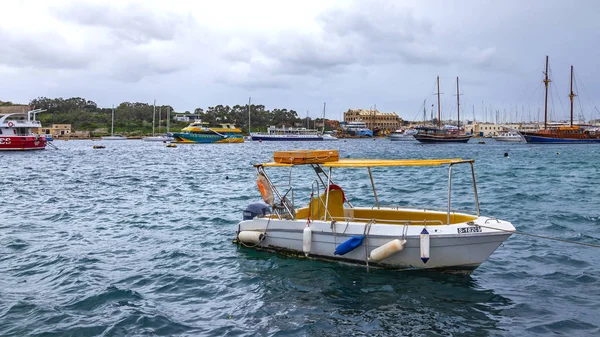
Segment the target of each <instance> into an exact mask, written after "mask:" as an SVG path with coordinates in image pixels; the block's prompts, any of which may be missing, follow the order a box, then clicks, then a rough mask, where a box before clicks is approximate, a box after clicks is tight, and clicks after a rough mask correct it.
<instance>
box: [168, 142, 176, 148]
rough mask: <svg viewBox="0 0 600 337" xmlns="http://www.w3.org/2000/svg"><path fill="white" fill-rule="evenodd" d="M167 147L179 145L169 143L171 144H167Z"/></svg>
mask: <svg viewBox="0 0 600 337" xmlns="http://www.w3.org/2000/svg"><path fill="white" fill-rule="evenodd" d="M167 147H177V145H175V144H173V143H169V144H167Z"/></svg>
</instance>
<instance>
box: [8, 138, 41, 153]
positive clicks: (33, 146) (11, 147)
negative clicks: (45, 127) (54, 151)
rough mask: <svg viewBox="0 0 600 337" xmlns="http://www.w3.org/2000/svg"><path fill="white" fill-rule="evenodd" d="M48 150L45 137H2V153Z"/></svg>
mask: <svg viewBox="0 0 600 337" xmlns="http://www.w3.org/2000/svg"><path fill="white" fill-rule="evenodd" d="M44 149H46V137H44V136H4V137H2V136H1V135H0V151H28V150H44Z"/></svg>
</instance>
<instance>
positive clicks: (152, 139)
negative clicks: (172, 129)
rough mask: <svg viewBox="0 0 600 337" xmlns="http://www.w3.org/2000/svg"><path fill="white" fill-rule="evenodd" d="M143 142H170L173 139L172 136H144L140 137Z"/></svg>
mask: <svg viewBox="0 0 600 337" xmlns="http://www.w3.org/2000/svg"><path fill="white" fill-rule="evenodd" d="M142 140H143V141H145V142H170V141H172V140H173V138H172V137H164V136H155V137H144V138H142Z"/></svg>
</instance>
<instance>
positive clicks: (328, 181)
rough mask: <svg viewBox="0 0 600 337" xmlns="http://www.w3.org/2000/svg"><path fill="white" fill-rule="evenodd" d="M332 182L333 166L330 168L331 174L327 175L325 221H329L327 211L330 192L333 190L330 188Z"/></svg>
mask: <svg viewBox="0 0 600 337" xmlns="http://www.w3.org/2000/svg"><path fill="white" fill-rule="evenodd" d="M330 184H331V167H330V168H329V174H328V175H327V187H325V191H327V194H326V195H325V212H323V221H327V213H329V192H331V191H330V188H329V186H330ZM329 217H331V215H330V216H329ZM332 220H333V219H332Z"/></svg>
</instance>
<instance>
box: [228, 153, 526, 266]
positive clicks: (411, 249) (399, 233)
mask: <svg viewBox="0 0 600 337" xmlns="http://www.w3.org/2000/svg"><path fill="white" fill-rule="evenodd" d="M299 165H309V166H312V168H313V169H314V172H315V174H316V176H317V177H316V178H315V180H313V183H312V187H311V198H310V202H309V203H308V205H306V206H304V207H300V208H295V205H294V189H293V187H292V186H291V182H290V183H287V184H284V185H285V187H281V186H282V185H280V184H277V185H275V184H274V183H273V181H272V180H271V178H270V177H269V175H268V174H267V170H271V169H287V170H290V172H289V175H288V174H285V176H286V177H287V179H290V180H291V177H292V176H293V175H292V172H291V171H292V170H294V168H295V167H296V166H299ZM457 165H469V166H470V172H471V174H470V175H471V178H472V185H473V186H472V193H473V196H474V201H475V202H474V204H475V209H474V210H473V212H465V211H461V212H458V211H454V210H452V208H451V196H452V193H451V192H452V173H453V168H454V167H455V166H457ZM407 166H420V167H423V168H425V167H432V166H435V167H439V166H447V167H448V193H447V195H446V196H444V198H443V199H444V200H445V199H446V198H447V208H445V209H444V210H436V209H430V208H417V207H397V206H396V207H384V206H382V205H381V204H380V202H379V199H378V196H377V190H376V188H375V184H374V180H373V176H372V170H371V168H374V167H387V168H402V167H407ZM255 168H256V170H257V173H258V178H257V185H258V187H259V190H260V192H261V194H262V197H263V200H264V201H265V203H266V204H264V206H263V207H261V206H258V205H257V204H253V205H250V206H249V207H248V208H247V209H246V211H245V212H244V220H243V221H241V222H240V223H239V224H238V228H237V236H236V242H237V243H239V244H240V245H242V246H244V247H252V248H254V249H259V250H267V251H274V252H282V253H286V254H293V255H299V256H306V257H309V258H315V259H321V260H330V261H342V262H350V263H354V264H361V265H367V266H376V267H383V268H394V269H440V270H448V271H453V272H462V273H470V272H471V271H473V270H474V269H475V268H477V267H478V266H479V265H480V264H481V263H483V262H484V261H485V260H486V259H487V258H488V257H489V256H490V255H491V254H492V253H493V252H494V251H495V250H496V248H498V246H500V244H502V242H504V241H505V240H506V239H508V238H509V237H510V236H511V235H512V233H513V232H514V231H515V227H513V225H512V224H511V223H510V222H507V221H503V220H498V219H495V218H493V217H486V216H482V215H480V213H479V199H478V195H477V186H476V182H475V169H474V160H463V159H456V158H455V159H424V160H423V159H421V160H416V159H415V160H413V159H398V160H388V159H339V156H338V153H337V151H335V150H327V151H292V152H279V153H278V152H276V153H275V161H274V162H270V163H264V164H256V165H255ZM344 169H365V173H368V175H369V178H370V182H371V187H372V190H373V196H374V204H373V205H368V206H366V207H359V206H354V205H353V204H352V203H351V201H350V200H347V199H346V195H345V194H344V191H343V189H342V187H340V186H338V185H336V184H335V183H334V180H333V178H334V176H333V173H334V172H338V171H343V170H344ZM320 191H323V192H322V193H321V192H320ZM461 193H462V192H461ZM267 205H268V206H267Z"/></svg>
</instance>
